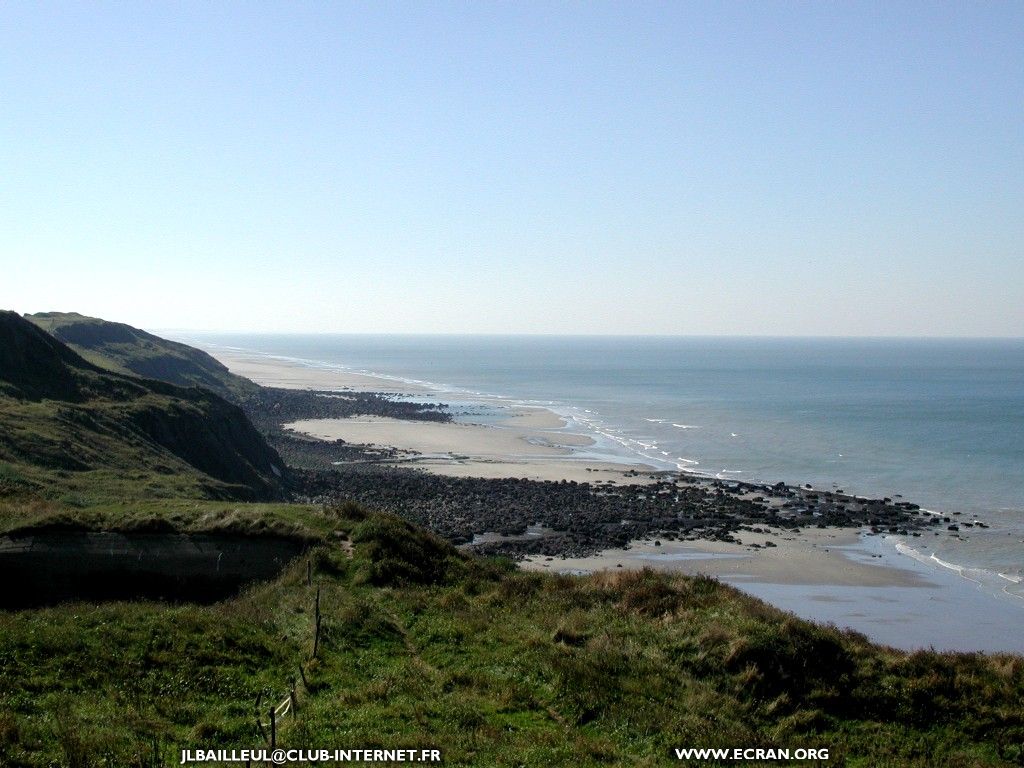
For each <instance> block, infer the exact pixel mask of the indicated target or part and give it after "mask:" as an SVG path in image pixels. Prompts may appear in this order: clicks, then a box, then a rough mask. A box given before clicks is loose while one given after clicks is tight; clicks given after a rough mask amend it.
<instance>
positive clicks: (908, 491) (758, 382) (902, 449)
mask: <svg viewBox="0 0 1024 768" xmlns="http://www.w3.org/2000/svg"><path fill="white" fill-rule="evenodd" d="M184 340H186V341H188V340H191V341H193V342H198V343H201V344H204V345H211V344H213V345H223V346H231V347H237V348H241V349H246V350H251V351H257V352H262V353H266V354H270V355H275V356H281V357H287V358H293V359H299V360H302V361H306V362H307V363H308V364H312V365H326V366H340V367H343V368H345V369H347V370H351V371H362V372H368V373H376V374H384V375H387V376H392V377H395V378H396V379H401V380H407V381H417V382H420V383H426V384H427V385H429V386H432V387H434V388H435V389H436V390H437V391H438V393H439V394H438V397H439V399H441V400H448V401H451V402H456V403H461V404H466V403H472V402H474V401H480V400H486V401H489V402H491V403H493V402H494V400H492V399H491V398H499V399H498V402H499V403H500V402H502V401H503V400H508V401H510V402H530V403H539V404H544V405H549V406H551V407H553V408H554V409H555V410H557V411H559V412H560V413H562V414H563V415H565V416H568V417H569V418H571V419H572V420H573V421H574V422H575V426H576V427H577V428H581V429H586V430H587V431H589V432H590V433H591V434H593V435H594V436H595V437H596V438H597V440H598V443H597V445H596V446H595V449H594V453H595V454H597V455H600V456H603V457H618V458H624V459H627V460H632V461H642V462H644V463H648V464H652V465H655V466H658V467H660V468H669V469H674V468H680V469H686V470H688V471H694V472H700V473H705V474H708V475H712V476H717V477H723V478H733V479H742V480H758V481H770V482H777V481H779V480H783V481H786V482H788V483H812V484H813V485H815V486H820V487H825V488H828V487H832V486H838V487H840V488H843V489H844V490H846V491H850V492H854V493H859V494H864V495H869V496H883V495H887V496H894V495H897V494H900V495H902V496H903V497H904V498H905V499H907V500H910V501H914V502H916V503H918V504H921V505H922V506H923V507H925V508H927V509H932V510H936V511H941V512H947V513H951V512H954V511H958V512H961V513H962V518H961V519H967V520H969V519H970V517H971V516H975V515H976V516H978V518H979V519H982V520H984V521H986V522H987V523H989V524H991V525H992V527H991V528H989V529H987V530H980V529H964V530H963V531H962V533H963V534H964V535H965V536H966V537H967V540H966V541H956V540H954V539H951V538H950V537H946V536H942V537H935V541H931V540H929V541H927V542H924V543H923V544H922V543H920V542H919V541H917V540H915V541H913V542H912V543H913V544H914V545H915V546H917V548H918V549H919V551H920V552H921V554H923V555H924V556H926V557H929V556H930V555H932V554H934V555H935V556H936V558H938V559H939V560H941V561H943V562H945V563H947V564H949V565H954V566H955V565H957V564H960V565H969V566H975V567H981V568H985V569H988V570H990V571H992V572H994V573H997V574H998V573H1002V574H1004V577H1005V578H1011V579H1012V578H1017V577H1018V576H1019V575H1020V572H1021V567H1022V565H1024V542H1022V540H1024V490H1022V483H1024V340H885V339H841V340H835V339H828V340H825V339H722V338H651V337H640V338H624V337H609V338H594V337H536V336H533V337H480V336H470V337H457V336H456V337H453V336H335V335H318V336H293V335H287V336H285V335H273V336H268V335H258V336H257V335H203V336H191V337H190V338H189V339H184Z"/></svg>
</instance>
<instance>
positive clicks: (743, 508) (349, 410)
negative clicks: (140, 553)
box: [243, 387, 984, 559]
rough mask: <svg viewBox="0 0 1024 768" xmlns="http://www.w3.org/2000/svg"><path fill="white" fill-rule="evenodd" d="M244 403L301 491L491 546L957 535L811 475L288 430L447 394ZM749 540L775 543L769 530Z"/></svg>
mask: <svg viewBox="0 0 1024 768" xmlns="http://www.w3.org/2000/svg"><path fill="white" fill-rule="evenodd" d="M243 408H244V410H245V411H246V413H247V415H249V417H250V419H252V421H253V422H254V423H255V424H256V425H257V426H258V427H259V428H260V429H261V431H263V432H264V433H265V434H266V435H267V436H268V439H269V441H270V442H271V444H272V445H273V446H274V447H275V448H276V449H277V450H278V452H279V453H280V454H281V456H282V458H283V459H284V460H285V461H286V462H287V464H288V465H289V467H290V468H291V470H290V473H289V478H288V482H289V486H290V488H291V492H292V494H293V496H294V497H295V498H296V499H297V500H302V501H310V502H314V503H330V504H333V503H338V502H342V501H347V500H353V501H357V502H359V503H362V504H365V505H367V506H369V507H371V508H376V509H381V510H386V511H389V512H394V513H396V514H399V515H402V516H403V517H406V518H408V519H410V520H412V521H413V522H416V523H419V524H421V525H424V526H426V527H428V528H430V529H431V530H434V531H435V532H437V533H439V534H440V535H442V536H444V537H445V538H447V539H449V540H450V541H452V542H455V543H456V544H459V545H463V546H465V547H467V548H471V549H473V550H475V551H477V552H479V553H481V554H492V555H504V556H508V557H513V558H516V559H519V558H523V557H526V556H530V555H546V556H563V557H579V556H584V555H589V554H593V553H595V552H598V551H600V550H602V549H607V548H612V547H628V546H629V543H630V542H631V541H636V540H638V539H651V538H660V539H665V540H668V541H672V540H686V541H699V540H705V541H726V542H735V541H736V534H737V533H739V532H741V531H747V532H754V533H764V534H768V533H769V530H768V529H769V528H770V529H775V530H778V529H782V530H787V531H790V532H794V533H795V532H798V531H799V530H800V529H802V528H809V527H815V528H845V529H854V528H855V529H861V528H867V529H870V530H871V531H872V532H873V533H895V534H900V535H908V536H921V535H925V534H927V535H939V534H940V533H948V534H949V535H957V534H956V530H957V529H958V526H957V525H955V524H953V523H952V520H951V518H944V517H940V516H937V515H934V514H931V513H928V512H925V511H922V510H921V509H920V508H919V507H918V505H916V504H913V503H910V502H906V501H903V500H900V499H898V498H897V499H895V500H894V499H892V498H881V499H871V498H864V497H859V496H854V495H852V494H847V493H844V492H842V491H841V490H828V491H822V490H815V489H813V488H811V487H809V486H806V485H791V484H787V483H784V482H779V483H775V484H759V483H749V482H739V481H727V480H717V479H710V478H704V477H700V476H697V475H690V474H687V473H681V472H657V473H644V474H643V476H641V474H640V473H639V472H631V473H627V475H632V476H634V477H636V479H637V482H636V483H631V482H628V481H627V482H620V483H612V482H610V481H601V480H596V481H595V482H577V481H569V480H563V481H559V482H553V481H545V480H530V479H525V478H502V479H486V478H474V477H450V476H445V475H440V474H434V473H430V472H426V471H422V470H417V469H410V468H406V467H397V466H393V463H394V462H395V461H396V460H399V459H407V458H410V457H412V456H413V455H414V452H411V451H402V450H399V449H395V448H389V447H379V446H366V445H355V444H351V443H346V442H344V441H341V440H335V441H324V440H318V439H315V438H309V437H305V436H301V435H297V434H295V433H293V432H289V431H286V430H284V429H283V425H284V424H287V423H289V422H291V421H294V420H296V419H303V418H333V419H336V418H347V417H350V416H363V415H372V416H385V417H392V418H399V419H407V420H422V421H440V422H446V421H451V420H452V415H451V412H450V410H449V409H448V408H447V406H445V405H442V404H424V403H417V402H411V401H408V400H404V399H398V398H397V397H396V396H395V395H388V394H387V393H375V392H344V393H337V392H316V391H311V390H289V389H277V388H266V387H265V388H262V389H261V392H260V393H259V394H258V395H256V396H254V397H253V398H251V399H250V400H249V401H247V402H245V403H243ZM641 480H642V481H643V482H640V481H641ZM980 525H982V526H984V523H981V524H980ZM947 529H948V530H947ZM749 546H753V547H764V546H767V547H770V546H773V544H772V542H771V541H770V540H766V541H765V543H763V544H751V545H749Z"/></svg>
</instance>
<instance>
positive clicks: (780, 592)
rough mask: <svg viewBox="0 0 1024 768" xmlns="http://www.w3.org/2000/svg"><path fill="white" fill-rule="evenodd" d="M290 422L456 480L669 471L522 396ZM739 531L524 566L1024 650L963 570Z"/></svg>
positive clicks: (422, 392) (292, 372) (1002, 608)
mask: <svg viewBox="0 0 1024 768" xmlns="http://www.w3.org/2000/svg"><path fill="white" fill-rule="evenodd" d="M208 351H210V352H211V353H212V354H214V355H215V357H217V358H218V359H219V360H220V361H221V362H223V363H224V364H225V365H227V366H228V367H229V368H230V369H231V370H232V372H234V373H238V374H240V375H243V376H246V377H248V378H251V379H252V380H254V381H256V382H257V383H259V384H263V385H268V386H279V387H287V388H301V389H321V390H333V391H345V390H357V391H374V392H380V393H390V394H393V395H395V396H396V397H404V398H413V399H415V398H430V399H437V398H438V393H437V392H436V391H435V390H433V389H431V388H430V387H428V386H422V385H418V384H415V383H410V382H406V381H402V380H400V379H397V378H395V379H392V378H384V377H378V376H372V375H367V374H364V373H355V372H350V371H345V370H342V369H338V368H332V367H317V366H311V365H308V364H306V363H304V362H302V361H298V360H288V359H284V358H275V357H272V356H268V355H263V354H259V353H255V352H246V351H240V350H225V349H223V348H218V347H208ZM289 427H290V428H291V429H293V430H295V431H296V432H299V433H302V434H306V435H309V436H312V437H316V438H320V439H324V440H337V439H341V440H344V441H346V442H349V443H362V444H373V445H375V446H377V447H382V446H388V447H393V448H397V449H402V450H404V451H414V452H416V454H415V455H413V456H412V457H410V458H404V459H401V460H398V461H396V462H394V463H395V464H396V465H399V466H401V465H404V466H412V467H415V468H419V469H423V470H425V471H429V472H433V473H438V474H444V475H449V476H455V477H480V478H503V477H524V478H530V479H536V480H551V481H560V480H575V481H577V482H591V483H597V482H613V483H623V482H629V483H637V482H643V481H645V480H648V479H649V477H650V476H651V473H657V469H656V468H655V467H652V466H650V465H644V464H628V463H616V462H600V461H591V460H588V459H587V458H586V457H585V451H586V450H587V449H588V448H589V447H590V446H592V444H593V443H594V439H593V437H591V436H589V435H587V434H584V432H583V431H572V430H571V429H570V428H569V423H568V421H567V419H566V418H565V417H563V416H561V415H560V414H558V413H556V412H555V411H553V410H551V409H550V408H545V407H542V406H534V405H529V406H527V405H523V404H521V403H502V404H501V410H500V414H499V417H498V418H493V417H492V418H490V419H489V420H487V423H473V422H472V418H471V417H465V418H464V419H462V420H459V421H456V422H452V423H436V422H423V421H405V420H399V419H392V418H380V417H356V418H350V419H315V420H306V421H300V422H295V423H292V424H290V425H289ZM581 452H584V456H583V457H581V455H580V454H581ZM738 538H739V539H740V542H741V543H738V544H736V543H728V542H717V541H716V542H710V541H701V542H692V541H691V542H675V541H664V542H662V541H658V542H657V543H656V542H655V541H654V540H650V541H642V542H634V543H633V544H631V545H630V547H629V548H628V549H615V550H607V551H604V552H601V553H598V554H596V555H593V556H590V557H584V558H558V557H556V558H546V557H539V556H533V557H529V558H527V559H526V560H525V561H524V562H523V563H522V567H523V568H526V569H532V570H546V571H553V572H561V573H587V572H592V571H596V570H602V569H617V568H623V569H637V568H645V567H646V568H655V569H663V570H671V571H677V572H682V573H688V574H697V573H702V574H707V575H711V576H715V577H717V578H719V579H721V580H722V581H725V582H728V583H731V584H733V585H734V586H737V587H739V588H741V589H744V590H745V591H748V592H750V593H752V594H754V595H755V596H760V597H762V598H764V599H766V600H768V601H769V602H773V603H775V604H777V605H779V606H780V607H783V608H785V609H787V610H792V611H794V612H795V613H797V614H799V615H801V616H804V617H806V618H812V619H817V620H823V621H831V622H834V623H837V624H839V625H842V626H849V627H851V628H853V629H856V630H858V631H860V632H863V633H864V634H866V635H868V636H869V637H872V638H873V639H876V640H878V641H880V642H884V643H888V644H891V645H895V646H898V647H904V648H915V647H928V646H935V647H937V648H943V649H951V650H956V649H966V650H991V651H998V650H1013V651H1018V652H1020V651H1024V638H1022V637H1021V636H1020V633H1019V631H1018V629H1019V623H1020V620H1022V619H1024V601H1021V600H1020V599H1019V598H1017V597H1015V596H1013V595H1005V596H1004V597H1003V598H1002V599H1001V598H1000V597H999V596H996V595H993V594H991V593H990V592H986V591H983V590H979V589H977V588H976V586H977V585H974V584H972V583H971V582H967V581H965V580H964V579H961V578H959V577H957V576H956V575H954V574H953V573H950V572H946V573H942V572H941V569H936V568H931V567H928V566H927V565H926V564H924V563H922V562H919V561H917V560H915V559H913V558H912V557H909V556H906V555H903V554H900V553H899V552H898V551H897V550H896V549H895V548H894V547H893V546H891V545H887V544H885V543H884V542H883V540H882V538H881V537H864V536H863V535H862V534H860V533H858V532H857V531H854V530H838V529H809V530H803V531H801V532H800V533H798V534H794V533H793V532H791V531H786V530H774V531H770V532H768V533H766V534H751V533H747V532H743V533H741V534H740V535H739V537H738ZM769 542H770V543H769ZM755 545H756V546H755ZM766 545H767V546H766ZM1018 603H1021V605H1018Z"/></svg>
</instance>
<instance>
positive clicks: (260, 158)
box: [0, 2, 1024, 336]
mask: <svg viewBox="0 0 1024 768" xmlns="http://www.w3.org/2000/svg"><path fill="white" fill-rule="evenodd" d="M0 266H2V278H0V306H2V307H9V308H13V309H17V310H19V311H23V312H24V311H39V310H47V309H61V310H78V311H81V312H85V313H89V314H96V315H101V316H104V317H109V318H111V319H118V320H124V321H127V322H130V323H133V324H135V325H141V326H143V327H148V328H182V329H184V328H195V329H231V330H280V331H331V332H349V331H351V332H525V333H679V334H718V333H721V334H767V335H786V334H815V335H817V334H825V335H832V334H839V335H1012V336H1019V335H1024V4H1022V3H1020V2H1007V3H998V2H997V3H967V2H930V3H915V2H897V3H893V2H883V3H857V4H851V3H818V2H815V3H797V2H786V3H780V4H774V3H748V2H738V3H728V2H727V3H709V4H699V3H683V2H675V3H665V4H660V3H634V2H621V3H616V4H604V3H571V4H570V3H554V2H552V3H525V2H517V3H488V2H472V3H469V2H467V3H422V2H419V3H399V4H392V3H377V2H365V3H358V4H356V3H351V4H349V3H322V4H296V3H281V4H271V3H237V4H232V3H208V2H202V3H194V4H191V3H178V2H176V3H168V4H158V3H150V2H145V3H109V4H101V3H96V2H89V3H81V4H76V3H57V4H44V3H34V2H33V3H18V2H5V3H3V4H2V5H0Z"/></svg>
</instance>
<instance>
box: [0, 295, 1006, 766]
mask: <svg viewBox="0 0 1024 768" xmlns="http://www.w3.org/2000/svg"><path fill="white" fill-rule="evenodd" d="M61 317H67V316H61ZM36 320H37V322H40V319H39V318H36ZM86 320H88V319H87V318H82V319H81V321H75V322H73V323H72V322H69V323H64V322H63V321H62V320H61V318H57V317H50V318H49V321H50V322H51V327H52V329H54V330H55V332H60V331H61V329H62V328H63V329H64V330H65V332H67V329H68V328H75V327H77V326H83V327H84V328H85V329H89V328H93V327H94V325H95V323H89V322H85V321H86ZM96 322H101V321H96ZM125 328H127V326H125ZM82 330H83V328H82V327H79V328H78V332H81V331H82ZM101 330H102V329H101ZM130 330H134V329H130ZM140 333H141V332H140ZM78 338H79V339H80V340H81V337H78ZM121 343H124V344H127V343H129V342H116V341H109V340H108V341H106V342H103V344H96V345H94V346H93V348H91V349H90V350H89V353H90V355H91V356H92V359H93V360H94V362H96V361H99V362H102V364H103V366H105V367H100V366H99V365H98V364H94V362H90V361H89V360H86V359H83V358H82V357H81V356H80V355H78V354H77V353H76V352H75V351H73V350H72V349H70V348H69V347H67V346H66V345H64V344H62V343H61V342H59V341H57V340H56V339H54V338H53V337H51V336H49V335H47V334H46V333H44V332H42V331H41V330H39V329H38V328H37V327H36V326H34V325H32V324H30V323H28V322H27V321H25V320H24V319H23V318H21V317H20V316H18V315H15V314H14V313H0V535H6V536H11V535H15V536H17V535H22V536H23V535H28V534H31V533H32V532H35V531H41V530H54V529H64V530H93V531H132V532H167V531H174V532H179V533H186V534H188V533H205V534H217V533H231V534H244V535H247V536H261V535H274V536H287V537H289V538H292V539H299V540H302V541H304V542H306V543H307V544H308V546H309V549H308V550H307V554H305V555H303V556H302V557H300V558H299V559H298V560H296V561H294V562H293V563H292V564H291V565H290V566H289V567H288V568H286V569H285V570H284V572H283V573H282V574H281V575H280V577H278V578H277V579H276V580H274V581H272V582H268V583H262V584H257V585H253V586H251V587H249V588H248V589H246V590H245V591H244V592H243V593H242V594H239V595H238V596H236V597H234V598H232V599H229V600H226V601H223V602H220V603H215V604H212V605H206V606H198V605H187V604H167V603H158V602H145V601H136V602H112V601H108V602H104V603H100V604H92V603H84V602H78V603H68V604H63V605H59V606H56V607H46V608H38V609H35V610H23V611H10V612H0V766H75V767H76V768H77V767H83V768H84V767H89V766H139V767H140V768H141V767H142V766H156V765H177V764H178V762H179V753H178V750H180V749H183V748H191V749H195V748H215V747H216V748H229V747H237V748H244V747H258V746H263V745H264V744H265V742H264V738H265V736H264V734H262V733H261V732H260V728H259V726H257V717H256V703H257V701H259V702H260V711H261V712H263V713H264V716H263V722H264V726H265V725H266V715H265V713H266V711H267V708H268V707H269V706H270V704H271V703H272V702H277V701H280V700H281V698H282V697H283V696H284V695H285V693H286V691H287V690H289V688H290V685H291V682H290V680H291V679H292V678H295V677H297V676H298V677H300V678H304V681H303V682H300V683H299V684H298V686H297V695H298V700H299V707H298V712H297V715H296V716H295V717H294V718H289V719H287V720H286V721H285V722H284V723H282V727H281V729H280V731H279V741H278V743H279V744H280V745H283V746H294V747H339V748H361V747H374V746H379V747H388V748H398V747H416V748H428V747H430V748H439V749H441V750H442V751H443V753H444V758H445V763H446V764H448V765H495V766H505V765H507V766H533V765H566V764H572V765H636V766H644V765H659V764H663V763H666V762H668V753H669V750H670V749H671V748H672V747H674V746H689V747H736V746H743V747H759V746H760V747H790V748H796V747H815V748H822V747H827V748H829V750H830V755H831V759H830V761H829V764H830V765H835V766H843V765H848V766H885V765H891V766H932V765H943V766H947V765H948V766H997V765H1019V764H1022V763H1024V704H1022V702H1024V659H1022V658H1021V657H1019V656H1009V655H982V654H938V653H933V652H919V653H913V654H907V653H903V652H900V651H896V650H892V649H887V648H882V647H879V646H876V645H873V644H871V643H870V642H868V641H867V640H866V639H865V638H863V637H861V636H859V635H857V634H855V633H852V632H847V631H840V630H838V629H836V628H833V627H823V626H818V625H814V624H810V623H808V622H804V621H800V620H798V619H796V618H794V617H793V616H791V615H788V614H785V613H782V612H780V611H778V610H775V609H773V608H770V607H768V606H766V605H765V604H763V603H761V602H759V601H757V600H754V599H752V598H749V597H746V596H744V595H743V594H741V593H740V592H738V591H736V590H734V589H732V588H730V587H727V586H724V585H722V584H719V583H717V582H715V581H712V580H709V579H705V578H687V577H682V576H677V577H672V576H667V575H663V574H655V573H652V572H642V573H623V572H620V573H611V574H600V575H595V576H589V577H567V576H561V577H559V576H551V575H540V574H532V573H525V572H520V571H517V570H516V569H515V568H514V567H513V566H512V564H511V563H509V562H507V561H502V560H491V559H481V558H477V557H472V556H469V555H467V554H465V553H463V552H461V551H459V550H457V549H456V548H454V547H453V546H452V545H451V544H450V543H447V542H446V541H445V540H443V539H441V538H438V537H437V536H435V535H433V534H430V533H427V532H425V531H424V530H422V529H420V528H418V527H416V526H415V525H413V524H411V523H410V522H408V521H406V520H403V519H401V518H399V517H396V516H392V515H389V514H386V513H381V512H372V511H367V510H366V509H365V508H364V507H361V506H358V505H356V504H354V503H347V504H343V505H341V506H339V507H330V508H325V507H323V506H320V505H314V504H305V505H300V504H288V503H284V502H283V501H281V500H280V499H275V498H274V497H275V496H276V495H277V493H278V491H279V486H278V484H277V479H276V474H275V464H274V462H275V460H278V459H277V455H276V454H275V453H274V452H273V450H272V449H270V448H269V447H268V446H267V444H266V443H265V442H264V440H263V438H262V437H261V436H260V435H259V433H258V432H257V431H256V430H255V429H254V428H253V427H252V425H251V424H250V423H249V421H248V420H246V418H245V416H244V415H243V414H242V412H241V411H240V410H239V409H238V408H237V407H235V406H234V405H231V404H229V403H228V402H225V401H224V400H223V399H221V398H220V397H218V396H217V395H214V394H212V393H210V392H207V391H205V390H202V389H198V388H194V387H189V388H182V387H178V386H174V385H173V384H167V383H162V382H157V381H152V380H149V379H144V378H138V377H137V376H136V375H134V374H136V373H138V371H136V370H135V368H131V367H130V366H129V363H130V362H131V361H130V360H128V359H127V357H125V358H124V359H122V360H121V361H120V362H117V361H116V360H114V358H115V357H116V355H114V352H112V351H111V350H114V351H117V350H120V352H121V353H122V354H123V355H127V352H126V351H125V350H126V348H125V347H118V346H117V345H118V344H121ZM130 343H131V344H133V345H135V347H134V348H135V349H138V348H139V346H138V345H139V344H142V345H143V346H144V344H145V343H148V342H146V340H145V339H143V340H142V341H141V342H140V341H138V339H136V340H135V341H132V342H130ZM82 348H84V347H82ZM97 350H106V351H104V352H103V356H104V357H103V360H102V361H101V360H100V352H99V351H97ZM133 354H135V353H133ZM111 360H114V363H111ZM115 364H116V365H122V366H123V367H124V368H125V369H126V370H130V371H131V372H132V374H133V375H127V374H125V373H123V372H121V373H118V372H114V371H111V370H110V367H111V365H115ZM295 407H296V408H297V407H299V406H298V405H295ZM332 407H334V406H333V404H332ZM339 407H340V406H339ZM345 407H349V406H345ZM431 418H434V417H433V416H431ZM382 492H383V491H382ZM385 495H386V494H385ZM261 498H262V499H263V500H264V501H263V502H262V503H252V502H248V503H247V502H245V500H246V499H261ZM375 498H377V497H375ZM380 498H381V499H383V498H384V496H381V497H380ZM480 503H481V504H483V502H482V501H481V502H480ZM307 569H308V570H307ZM309 575H311V577H312V579H311V580H312V582H313V583H312V584H310V583H308V582H307V579H308V578H309ZM317 590H319V594H320V602H319V604H320V607H321V609H322V612H323V621H322V624H321V630H320V635H319V648H318V653H317V656H316V658H311V655H312V645H313V639H314V633H315V629H314V627H315V625H316V622H315V620H314V604H315V599H316V598H315V595H316V593H317ZM300 670H301V671H300ZM673 764H678V763H675V762H674V761H673ZM701 764H702V765H712V764H714V762H713V761H705V762H703V763H701Z"/></svg>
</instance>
